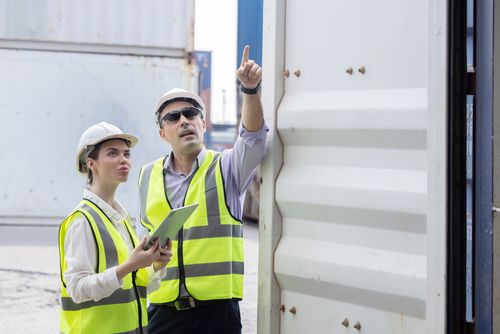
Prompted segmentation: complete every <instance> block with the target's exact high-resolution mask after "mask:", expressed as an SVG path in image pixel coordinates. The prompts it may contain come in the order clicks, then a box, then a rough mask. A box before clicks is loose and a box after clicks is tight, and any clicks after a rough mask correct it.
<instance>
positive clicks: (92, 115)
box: [0, 49, 184, 221]
mask: <svg viewBox="0 0 500 334" xmlns="http://www.w3.org/2000/svg"><path fill="white" fill-rule="evenodd" d="M183 69H184V60H183V59H170V58H157V57H136V56H119V55H97V54H85V53H66V52H45V51H25V50H18V51H16V50H2V49H0V73H2V80H0V101H1V102H0V114H1V115H2V119H3V120H2V122H0V152H1V153H0V165H1V166H2V173H0V184H1V185H2V190H1V192H0V196H1V198H2V201H0V216H2V218H1V219H0V220H3V221H5V220H7V221H10V220H19V219H20V218H23V217H24V218H26V219H36V220H40V219H49V218H54V220H57V219H58V218H60V217H63V216H64V215H65V214H67V213H68V212H69V211H71V209H72V208H73V207H74V206H75V205H76V204H77V203H78V200H79V199H80V198H81V197H82V191H83V190H82V189H83V186H84V178H83V177H80V176H79V175H78V174H77V172H76V169H75V168H76V167H75V152H76V145H77V143H78V138H79V137H80V135H81V134H82V132H83V131H84V130H85V129H86V128H88V127H89V126H90V125H92V124H94V123H97V122H100V121H107V122H110V123H113V124H116V125H117V126H119V127H120V128H122V130H124V131H129V132H131V133H133V134H135V135H137V136H138V137H139V139H140V142H139V144H138V145H137V146H136V148H134V149H133V150H132V159H133V160H132V162H133V167H132V173H131V175H130V177H129V182H128V183H126V184H124V185H122V186H120V187H119V193H118V194H117V197H118V198H119V200H120V201H122V202H123V204H124V205H125V207H126V208H127V209H128V210H130V214H131V215H132V216H136V214H137V212H136V211H137V209H138V208H137V198H138V197H137V180H138V172H139V168H140V166H142V165H143V164H145V163H146V162H149V161H151V160H153V159H155V158H158V157H160V156H161V155H163V154H165V153H166V152H167V149H168V146H167V144H165V143H164V142H163V141H161V140H160V138H159V136H158V132H157V131H158V130H157V128H156V124H155V123H154V117H153V109H154V105H155V103H156V100H157V99H158V97H159V96H161V94H162V93H163V92H164V91H165V90H167V89H168V88H170V87H175V86H178V85H180V84H181V83H182V80H183V76H184V70H183Z"/></svg>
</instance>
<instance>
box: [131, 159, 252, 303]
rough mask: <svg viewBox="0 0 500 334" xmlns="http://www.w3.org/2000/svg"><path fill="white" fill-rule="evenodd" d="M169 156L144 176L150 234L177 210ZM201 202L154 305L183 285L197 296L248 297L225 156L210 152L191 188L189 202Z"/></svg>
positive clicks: (176, 244)
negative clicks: (170, 189) (167, 172)
mask: <svg viewBox="0 0 500 334" xmlns="http://www.w3.org/2000/svg"><path fill="white" fill-rule="evenodd" d="M164 163H165V159H164V158H162V159H158V160H156V161H153V162H152V163H150V164H148V165H146V166H144V167H143V168H142V169H141V173H140V176H139V193H140V204H141V223H142V224H143V225H144V226H145V227H146V228H148V230H149V231H150V232H152V231H154V229H155V228H157V226H158V225H159V224H160V223H161V222H162V221H163V219H164V218H165V217H166V216H167V214H168V213H169V212H170V210H172V206H171V205H170V203H169V201H168V198H167V191H166V189H167V187H166V185H165V178H164V176H163V165H164ZM195 203H196V204H198V208H197V209H196V210H195V212H194V213H193V214H192V215H191V217H190V218H189V220H188V221H187V222H186V223H185V224H184V227H183V228H182V229H181V231H180V232H179V233H178V235H177V237H176V238H175V239H174V240H172V249H173V250H176V251H174V254H173V257H172V259H171V260H170V262H169V264H168V265H167V276H166V277H165V278H164V279H163V280H162V282H161V286H160V288H159V289H158V290H156V291H154V292H153V293H151V294H149V295H148V298H149V300H150V302H151V303H153V304H162V303H168V302H172V301H175V300H177V298H178V297H179V284H180V282H181V281H183V282H184V284H185V287H186V289H187V291H188V293H189V294H190V295H191V296H192V297H193V298H195V299H197V300H216V299H232V298H235V299H242V298H243V263H244V258H243V227H242V224H241V221H240V220H238V219H236V218H234V217H233V216H232V215H231V213H230V211H229V209H228V206H227V204H226V199H225V193H224V180H223V178H222V171H221V167H220V154H218V153H215V152H214V151H210V150H208V151H207V154H206V156H205V159H204V161H203V163H202V164H201V166H200V167H199V168H198V170H197V171H196V172H195V173H194V175H193V178H192V180H191V182H190V184H189V186H188V189H187V191H186V194H185V197H184V203H183V205H184V206H185V205H190V204H195Z"/></svg>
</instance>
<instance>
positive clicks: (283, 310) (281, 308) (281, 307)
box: [279, 304, 286, 312]
mask: <svg viewBox="0 0 500 334" xmlns="http://www.w3.org/2000/svg"><path fill="white" fill-rule="evenodd" d="M279 309H280V311H281V312H285V311H286V307H285V305H283V304H281V305H280V308H279Z"/></svg>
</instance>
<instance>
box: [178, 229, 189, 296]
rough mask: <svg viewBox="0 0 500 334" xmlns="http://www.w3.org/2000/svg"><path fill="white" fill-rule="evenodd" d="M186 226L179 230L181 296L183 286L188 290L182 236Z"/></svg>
mask: <svg viewBox="0 0 500 334" xmlns="http://www.w3.org/2000/svg"><path fill="white" fill-rule="evenodd" d="M183 229H184V228H183V227H181V229H180V230H179V232H178V237H177V260H178V261H179V280H180V282H179V297H178V298H181V297H183V296H182V287H184V289H185V290H186V291H187V288H186V274H185V273H184V256H183V255H182V242H183V239H184V238H183V237H182V230H183Z"/></svg>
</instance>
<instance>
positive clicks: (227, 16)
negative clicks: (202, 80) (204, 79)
mask: <svg viewBox="0 0 500 334" xmlns="http://www.w3.org/2000/svg"><path fill="white" fill-rule="evenodd" d="M237 6H238V1H237V0H217V1H214V0H195V28H194V48H195V50H198V51H212V96H211V114H212V123H232V124H234V123H236V91H235V80H236V53H237V50H236V45H237V34H236V32H237V9H238V7H237ZM238 65H239V64H238ZM224 102H225V103H224Z"/></svg>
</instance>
